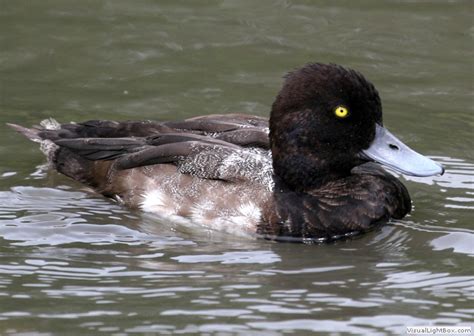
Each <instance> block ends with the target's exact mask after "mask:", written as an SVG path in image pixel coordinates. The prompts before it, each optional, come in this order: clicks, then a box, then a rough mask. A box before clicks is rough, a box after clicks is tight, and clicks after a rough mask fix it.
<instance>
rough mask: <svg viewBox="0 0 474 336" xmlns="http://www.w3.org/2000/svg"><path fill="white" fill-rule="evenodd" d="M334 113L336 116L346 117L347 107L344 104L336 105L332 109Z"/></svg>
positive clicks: (347, 114)
mask: <svg viewBox="0 0 474 336" xmlns="http://www.w3.org/2000/svg"><path fill="white" fill-rule="evenodd" d="M334 114H335V115H336V117H338V118H346V117H347V116H349V109H348V108H347V107H345V106H338V107H336V108H335V109H334Z"/></svg>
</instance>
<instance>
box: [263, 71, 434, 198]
mask: <svg viewBox="0 0 474 336" xmlns="http://www.w3.org/2000/svg"><path fill="white" fill-rule="evenodd" d="M270 143H271V150H272V155H273V166H274V170H275V174H276V175H277V176H278V177H279V178H280V179H281V180H283V182H284V183H285V184H286V185H288V186H289V187H291V188H293V189H298V190H304V189H308V188H313V187H315V186H317V185H320V184H321V183H324V182H325V181H328V180H330V179H335V178H339V177H343V176H346V175H348V174H350V170H351V169H352V168H353V167H355V166H357V165H359V164H361V163H362V162H363V161H364V160H365V161H367V160H372V161H376V162H379V163H381V164H384V165H386V166H389V167H390V168H392V169H394V170H398V171H399V172H401V173H403V174H408V175H415V176H429V175H435V174H442V173H443V168H442V167H441V166H439V165H438V164H436V163H435V162H434V161H432V160H430V159H428V158H426V157H424V156H422V155H420V154H418V153H416V152H414V151H413V150H411V149H410V148H408V147H407V146H406V145H404V144H403V143H402V142H401V141H400V140H398V139H397V138H396V137H395V136H393V135H392V134H391V133H389V132H388V131H387V130H386V129H385V128H383V126H382V104H381V101H380V97H379V94H378V92H377V90H376V89H375V87H374V85H373V84H372V83H370V82H369V81H368V80H367V79H365V78H364V76H362V74H360V73H359V72H357V71H354V70H351V69H347V68H344V67H342V66H339V65H335V64H319V63H315V64H308V65H306V66H304V67H303V68H301V69H299V70H296V71H294V72H291V73H290V74H288V75H287V77H286V80H285V82H284V84H283V87H282V89H281V91H280V93H279V94H278V96H277V97H276V100H275V102H274V103H273V106H272V111H271V115H270Z"/></svg>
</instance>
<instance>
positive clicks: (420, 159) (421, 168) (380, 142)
mask: <svg viewBox="0 0 474 336" xmlns="http://www.w3.org/2000/svg"><path fill="white" fill-rule="evenodd" d="M362 154H363V156H364V157H366V158H368V159H370V160H372V161H375V162H378V163H380V164H382V165H384V166H387V167H389V168H391V169H393V170H395V171H397V172H399V173H402V174H405V175H412V176H432V175H443V173H444V168H443V166H441V165H440V164H438V163H436V162H434V161H433V160H431V159H429V158H427V157H426V156H423V155H421V154H419V153H417V152H415V151H414V150H413V149H411V148H410V147H408V146H407V145H405V144H404V143H403V142H401V141H400V140H399V139H397V137H396V136H394V135H393V134H392V133H390V132H389V131H388V130H387V129H386V128H384V127H382V126H380V125H378V124H377V125H376V130H375V139H374V141H373V142H372V144H371V145H370V147H369V148H367V149H365V150H363V151H362Z"/></svg>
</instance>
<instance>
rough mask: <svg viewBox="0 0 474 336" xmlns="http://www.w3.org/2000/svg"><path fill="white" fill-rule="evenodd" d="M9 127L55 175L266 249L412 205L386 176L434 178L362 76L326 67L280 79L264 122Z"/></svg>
mask: <svg viewBox="0 0 474 336" xmlns="http://www.w3.org/2000/svg"><path fill="white" fill-rule="evenodd" d="M8 125H9V126H10V127H12V128H13V129H14V130H16V131H17V132H19V133H21V134H23V135H24V136H26V138H28V139H29V140H31V141H34V142H37V143H39V144H40V148H41V150H42V151H43V152H44V153H45V155H46V157H47V160H48V162H49V164H50V166H51V167H52V168H53V169H55V170H56V171H58V172H59V173H61V174H64V175H66V176H68V177H70V178H72V179H73V180H75V181H78V182H80V183H82V184H84V185H86V186H88V187H90V188H92V189H93V190H94V191H95V192H97V193H99V194H102V195H104V196H105V197H108V198H111V199H113V200H115V201H117V202H119V203H121V204H123V205H124V206H127V207H129V208H132V209H140V210H142V211H144V212H150V213H153V214H155V215H157V216H158V217H160V218H163V219H167V220H170V221H176V222H180V221H181V222H186V223H192V224H193V225H198V226H199V227H202V228H204V229H206V230H209V231H214V230H218V231H223V232H226V233H228V234H232V235H236V236H249V237H256V238H264V239H268V240H275V241H292V242H303V243H314V242H329V241H335V240H339V239H344V238H350V237H354V236H356V235H359V234H361V233H364V232H368V231H371V230H373V229H374V228H376V227H379V226H380V225H382V224H385V223H388V222H389V221H391V220H392V219H401V218H403V217H404V216H405V215H407V214H408V213H409V212H410V210H411V199H410V195H409V193H408V191H407V189H406V187H405V186H404V185H403V184H402V182H401V181H400V180H399V179H398V178H397V176H396V174H393V173H392V172H393V171H395V172H398V173H401V174H406V175H413V176H432V175H441V174H443V172H444V168H443V167H442V166H441V165H440V164H438V163H436V162H434V161H433V160H431V159H429V158H427V157H426V156H423V155H421V154H419V153H417V152H415V151H414V150H412V149H411V148H409V147H408V146H407V145H405V144H404V143H403V142H402V141H401V140H399V139H398V138H397V137H396V136H395V135H393V134H392V133H390V132H389V131H388V129H386V128H385V127H384V126H383V122H382V104H381V99H380V96H379V93H378V91H377V90H376V88H375V86H374V85H373V84H372V83H371V82H370V81H369V80H367V79H366V78H365V77H364V76H363V75H362V74H361V73H360V72H358V71H356V70H353V69H351V68H348V67H344V66H341V65H337V64H332V63H330V64H324V63H309V64H306V65H304V66H302V67H301V68H299V69H296V70H294V71H291V72H289V73H288V74H287V75H286V76H285V77H284V82H283V85H282V88H281V90H280V92H279V93H278V94H277V96H276V98H275V100H274V102H273V104H272V106H271V111H270V118H269V119H268V118H264V117H261V116H254V115H247V114H239V113H235V114H214V115H204V116H197V117H193V118H188V119H185V120H179V121H152V120H145V121H111V120H89V121H85V122H78V123H76V122H70V123H64V124H60V123H59V122H57V121H56V120H54V119H52V118H49V119H46V120H43V121H42V122H41V123H40V125H39V126H33V127H31V128H26V127H23V126H20V125H16V124H8ZM384 167H388V168H389V169H388V170H386V169H384ZM390 171H392V172H390Z"/></svg>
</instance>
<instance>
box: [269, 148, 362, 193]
mask: <svg viewBox="0 0 474 336" xmlns="http://www.w3.org/2000/svg"><path fill="white" fill-rule="evenodd" d="M272 154H273V169H274V173H275V175H276V178H277V179H278V180H279V184H280V185H284V186H286V187H287V188H288V189H290V190H293V191H301V192H304V191H307V190H313V189H315V188H318V187H320V186H322V185H324V184H326V183H327V182H328V181H331V180H337V179H340V178H343V177H346V176H348V175H350V171H351V169H352V168H353V167H354V166H355V162H354V161H351V162H349V161H347V158H346V157H345V156H338V155H334V154H332V155H326V153H325V152H324V151H321V152H318V151H317V150H314V151H309V150H302V149H301V148H298V149H293V148H291V147H286V148H284V149H275V150H273V153H272Z"/></svg>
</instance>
